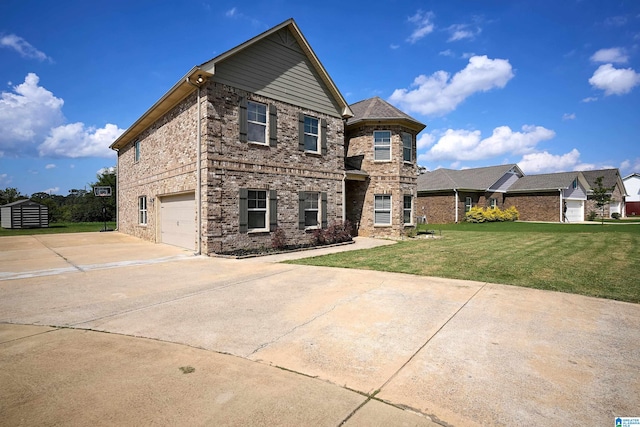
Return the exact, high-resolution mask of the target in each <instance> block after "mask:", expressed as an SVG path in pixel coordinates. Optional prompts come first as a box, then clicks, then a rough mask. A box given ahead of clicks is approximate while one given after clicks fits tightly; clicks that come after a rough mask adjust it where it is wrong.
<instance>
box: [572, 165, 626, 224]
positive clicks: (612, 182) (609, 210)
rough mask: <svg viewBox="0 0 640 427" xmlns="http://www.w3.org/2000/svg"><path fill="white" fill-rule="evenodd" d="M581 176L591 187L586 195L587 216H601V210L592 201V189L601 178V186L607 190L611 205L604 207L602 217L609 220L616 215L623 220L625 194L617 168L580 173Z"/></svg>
mask: <svg viewBox="0 0 640 427" xmlns="http://www.w3.org/2000/svg"><path fill="white" fill-rule="evenodd" d="M582 174H583V175H584V177H585V178H586V180H587V182H588V183H589V186H590V187H591V190H590V191H589V192H588V193H587V205H586V213H587V215H589V213H590V212H595V213H596V215H597V216H598V217H600V216H602V208H599V207H598V205H597V204H596V201H595V200H594V199H593V189H594V188H596V187H597V185H596V180H597V179H598V178H599V177H602V186H603V187H605V188H608V189H609V191H608V194H610V195H611V203H608V204H606V205H605V206H604V217H605V218H611V215H612V214H614V213H616V214H618V215H620V217H621V218H624V217H625V216H626V214H625V211H626V209H625V197H626V195H627V192H626V190H625V186H624V183H623V182H622V178H621V177H620V171H618V169H617V168H612V169H597V170H590V171H582Z"/></svg>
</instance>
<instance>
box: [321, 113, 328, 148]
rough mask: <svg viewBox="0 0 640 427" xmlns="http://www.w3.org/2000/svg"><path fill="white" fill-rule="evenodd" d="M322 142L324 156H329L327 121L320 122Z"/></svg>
mask: <svg viewBox="0 0 640 427" xmlns="http://www.w3.org/2000/svg"><path fill="white" fill-rule="evenodd" d="M320 129H321V130H320V140H321V141H322V142H321V144H322V155H323V156H324V155H326V154H327V119H321V120H320Z"/></svg>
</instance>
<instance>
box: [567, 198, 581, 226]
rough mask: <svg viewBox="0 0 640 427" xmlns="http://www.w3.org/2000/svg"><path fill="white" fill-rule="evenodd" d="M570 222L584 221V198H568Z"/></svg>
mask: <svg viewBox="0 0 640 427" xmlns="http://www.w3.org/2000/svg"><path fill="white" fill-rule="evenodd" d="M566 202H567V219H568V220H569V222H582V221H584V200H566Z"/></svg>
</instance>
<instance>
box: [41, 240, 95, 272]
mask: <svg viewBox="0 0 640 427" xmlns="http://www.w3.org/2000/svg"><path fill="white" fill-rule="evenodd" d="M32 237H33V238H34V239H36V240H37V241H38V243H40V244H41V245H42V246H44V247H45V248H47V249H49V250H50V251H51V252H53V253H54V254H56V255H57V256H59V257H60V258H62V259H63V260H65V262H66V263H67V264H69V265H70V266H72V267H73V268H75V269H76V270H78V271H80V272H83V273H84V270H83V269H82V267H80V266H78V265H76V264H74V263H73V262H71V261H69V260H68V259H67V258H66V257H65V256H64V255H62V254H61V253H60V252H58V251H56V250H55V249H53V248H52V247H50V246H47V244H46V243H45V242H43V241H42V240H40V239H38V237H37V236H35V235H34V236H32Z"/></svg>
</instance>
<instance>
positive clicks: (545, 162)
mask: <svg viewBox="0 0 640 427" xmlns="http://www.w3.org/2000/svg"><path fill="white" fill-rule="evenodd" d="M579 164H580V152H579V151H578V150H576V149H575V148H574V149H573V150H571V151H570V152H568V153H566V154H560V155H555V154H550V153H549V152H547V151H543V152H541V153H529V154H525V155H524V156H522V160H520V161H519V162H518V166H519V167H520V169H522V171H523V172H524V173H525V174H532V173H552V172H566V171H569V170H576V169H577V166H578V165H579Z"/></svg>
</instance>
